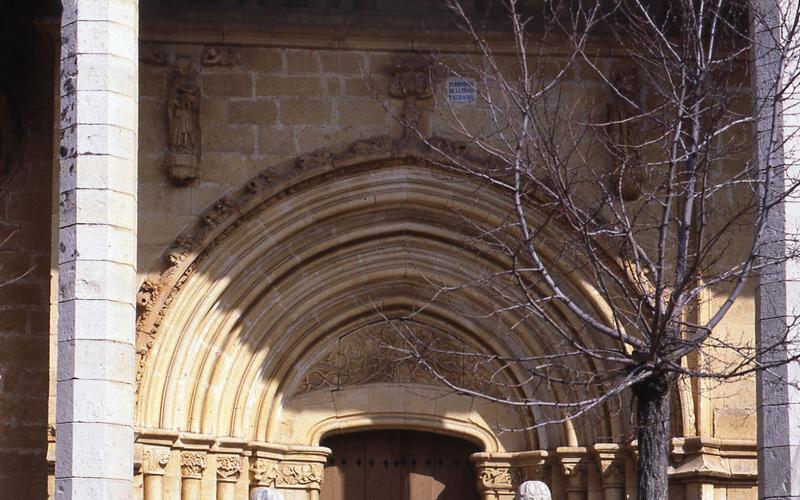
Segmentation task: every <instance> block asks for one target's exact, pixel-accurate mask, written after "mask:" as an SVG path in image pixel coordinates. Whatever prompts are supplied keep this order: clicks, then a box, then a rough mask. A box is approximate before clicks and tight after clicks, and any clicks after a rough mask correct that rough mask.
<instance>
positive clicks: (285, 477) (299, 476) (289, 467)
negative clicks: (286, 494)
mask: <svg viewBox="0 0 800 500" xmlns="http://www.w3.org/2000/svg"><path fill="white" fill-rule="evenodd" d="M322 472H323V469H322V464H318V463H314V464H309V463H278V462H275V461H272V460H267V459H263V458H259V459H256V460H255V461H253V463H252V464H251V465H250V478H251V482H252V484H254V485H256V486H267V487H276V488H292V487H295V488H296V487H303V486H307V485H311V484H319V483H321V482H322Z"/></svg>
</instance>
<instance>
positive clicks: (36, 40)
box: [0, 9, 55, 500]
mask: <svg viewBox="0 0 800 500" xmlns="http://www.w3.org/2000/svg"><path fill="white" fill-rule="evenodd" d="M12 10H13V9H12ZM7 14H8V16H9V17H7V18H6V20H7V21H9V22H10V23H11V24H12V25H13V26H11V27H10V26H8V25H6V23H5V22H3V23H0V24H2V25H3V26H4V35H8V36H13V37H14V40H15V41H14V44H13V45H9V44H5V43H4V46H5V47H6V50H4V51H0V58H1V59H2V62H1V63H2V68H3V69H2V71H3V72H4V73H5V72H7V73H5V75H4V77H6V78H7V80H6V81H5V82H4V83H5V84H6V85H8V87H7V89H8V88H10V89H12V94H13V95H14V97H13V99H14V100H16V104H17V105H18V108H19V110H20V111H21V112H20V113H19V114H20V115H22V125H23V127H22V135H21V136H20V135H16V136H14V137H15V138H14V141H13V144H12V145H11V147H12V148H20V149H19V151H18V152H19V155H20V156H16V153H15V155H14V156H15V159H16V160H15V161H13V162H12V163H11V165H10V166H9V165H4V166H3V168H4V169H6V170H3V172H2V180H3V182H2V184H0V186H1V187H0V242H2V245H0V492H2V493H0V496H2V497H3V498H5V499H8V500H13V499H28V498H45V496H46V491H47V461H46V453H47V441H48V440H47V424H48V378H49V373H50V372H49V369H50V368H52V370H53V373H54V371H55V363H52V365H51V364H50V362H49V347H48V346H49V343H50V340H49V339H50V337H49V334H50V315H49V302H50V300H49V290H50V275H51V224H52V217H51V214H52V202H51V198H52V185H53V176H52V173H53V159H52V155H53V106H54V103H53V92H54V87H53V82H54V78H55V69H54V68H55V66H54V65H55V60H54V57H53V47H52V45H51V44H50V43H49V42H48V40H46V35H44V34H43V33H42V31H41V30H40V29H39V28H37V26H36V25H35V24H34V21H33V18H32V17H22V18H16V17H15V16H14V14H13V13H7ZM7 121H9V122H10V121H11V120H7ZM14 121H16V120H14ZM5 125H6V126H8V125H9V124H8V123H6V124H5ZM12 126H13V125H12ZM4 146H6V147H7V146H8V144H4Z"/></svg>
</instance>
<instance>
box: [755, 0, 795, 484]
mask: <svg viewBox="0 0 800 500" xmlns="http://www.w3.org/2000/svg"><path fill="white" fill-rule="evenodd" d="M751 5H752V9H751V16H752V17H751V30H752V33H753V38H754V40H755V43H754V46H753V49H752V60H753V61H754V65H753V88H754V105H755V108H756V110H757V112H758V113H759V114H758V121H757V123H756V142H755V147H754V163H755V165H756V166H757V167H758V169H759V171H760V172H762V173H763V172H764V171H766V170H767V169H769V170H770V171H771V173H772V179H771V185H769V186H767V187H766V189H768V190H769V195H770V196H771V197H773V198H776V197H778V196H780V195H781V194H782V193H783V192H785V191H786V190H787V189H790V186H792V184H793V183H794V182H796V180H797V178H798V174H799V173H800V168H798V161H797V160H798V153H799V152H800V138H799V137H797V136H796V134H797V130H798V119H797V110H796V109H795V108H796V107H797V105H798V102H797V96H796V95H795V93H796V92H797V88H796V86H797V83H796V82H795V83H794V84H792V85H789V87H790V88H788V89H787V91H788V92H787V93H785V94H778V93H776V90H777V89H782V88H783V87H782V85H779V84H778V82H779V81H780V80H783V82H784V83H789V82H793V81H794V80H793V78H792V77H791V75H792V74H796V73H797V60H796V54H795V55H794V56H793V57H790V58H788V59H785V58H784V57H783V56H784V54H783V53H782V51H781V47H780V45H779V44H776V40H778V41H779V40H781V39H782V37H784V36H785V35H786V27H787V24H786V23H789V24H791V23H792V22H794V18H795V16H796V12H797V8H798V6H797V2H796V0H756V1H754V2H752V4H751ZM795 36H796V35H795ZM792 43H793V44H796V43H797V40H794V41H793V42H792ZM781 72H783V73H784V74H781ZM792 87H794V88H792ZM776 99H777V100H778V102H779V104H778V106H779V108H778V109H777V112H775V111H776V110H775V108H774V106H773V102H775V100H776ZM781 105H782V106H781ZM781 107H782V109H781ZM790 109H791V111H790V112H787V110H790ZM784 141H785V142H784ZM798 201H800V198H799V197H798V196H797V194H795V195H793V196H790V197H788V198H787V199H786V200H785V202H784V203H781V204H779V205H778V206H777V208H775V209H773V210H771V211H770V212H769V214H768V217H767V221H766V222H767V230H766V234H765V237H764V246H763V248H761V249H759V253H761V254H766V255H768V256H769V257H771V258H775V259H781V258H782V257H785V256H791V255H794V252H795V251H796V246H797V245H796V242H795V241H796V237H797V234H798V232H799V230H800V203H798ZM798 278H800V262H799V261H798V259H795V258H790V259H788V260H787V261H785V262H780V263H779V264H775V265H772V266H769V267H767V268H765V269H764V270H762V271H761V273H760V275H759V280H758V290H757V309H756V310H757V315H758V317H757V319H758V322H757V341H758V345H759V347H760V348H769V351H768V352H765V353H764V354H762V355H761V357H760V358H759V360H760V361H761V362H762V363H770V364H771V363H775V362H777V363H780V362H782V361H785V360H787V359H789V358H791V357H792V356H793V355H794V354H796V353H797V351H798V349H800V338H798V328H797V326H796V325H795V322H796V320H795V318H796V317H797V316H798V315H800V281H798ZM798 382H800V366H798V364H797V363H796V362H792V363H788V364H785V365H782V366H777V367H775V368H771V369H770V370H768V371H764V372H761V373H759V374H758V382H757V398H758V450H759V457H758V467H759V498H762V499H779V498H780V499H788V498H800V392H798V390H797V389H796V387H793V384H796V383H798Z"/></svg>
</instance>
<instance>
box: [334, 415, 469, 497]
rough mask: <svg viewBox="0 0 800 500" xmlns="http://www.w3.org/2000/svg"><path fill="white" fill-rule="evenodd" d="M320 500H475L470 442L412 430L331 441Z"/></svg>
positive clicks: (339, 437)
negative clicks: (331, 452)
mask: <svg viewBox="0 0 800 500" xmlns="http://www.w3.org/2000/svg"><path fill="white" fill-rule="evenodd" d="M322 446H327V447H329V448H330V449H331V450H333V455H332V456H331V457H330V458H329V459H328V464H327V466H326V467H325V476H324V480H323V483H322V492H321V495H320V500H478V492H477V490H476V488H475V470H474V468H473V466H472V463H471V462H470V461H469V456H470V455H471V454H472V453H475V452H478V451H480V448H479V447H478V446H476V445H475V444H473V443H470V442H469V441H464V440H462V439H458V438H454V437H450V436H443V435H439V434H433V433H427V432H416V431H367V432H358V433H353V434H342V435H338V436H331V437H328V438H326V439H324V440H323V441H322Z"/></svg>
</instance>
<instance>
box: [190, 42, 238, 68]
mask: <svg viewBox="0 0 800 500" xmlns="http://www.w3.org/2000/svg"><path fill="white" fill-rule="evenodd" d="M200 62H201V63H202V64H203V66H241V64H242V49H241V48H240V47H234V46H218V45H213V46H208V47H205V48H204V49H203V55H202V57H201V58H200Z"/></svg>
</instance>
